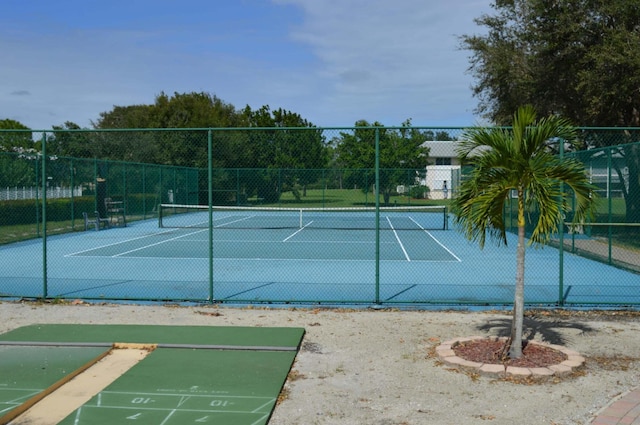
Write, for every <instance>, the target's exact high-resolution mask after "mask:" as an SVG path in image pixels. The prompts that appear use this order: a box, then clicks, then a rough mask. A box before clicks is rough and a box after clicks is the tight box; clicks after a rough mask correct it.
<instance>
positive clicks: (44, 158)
mask: <svg viewBox="0 0 640 425" xmlns="http://www.w3.org/2000/svg"><path fill="white" fill-rule="evenodd" d="M47 181H48V180H47V135H46V133H42V298H47V295H48V294H47V292H48V291H47Z"/></svg>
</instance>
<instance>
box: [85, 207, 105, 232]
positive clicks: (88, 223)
mask: <svg viewBox="0 0 640 425" xmlns="http://www.w3.org/2000/svg"><path fill="white" fill-rule="evenodd" d="M95 215H96V218H95V219H93V220H92V219H90V218H89V214H87V213H86V212H83V213H82V217H83V218H84V230H89V226H94V227H95V229H96V232H97V231H99V230H100V226H101V225H102V226H104V228H105V229H108V228H109V219H108V218H106V217H105V218H101V217H100V214H99V213H98V211H95Z"/></svg>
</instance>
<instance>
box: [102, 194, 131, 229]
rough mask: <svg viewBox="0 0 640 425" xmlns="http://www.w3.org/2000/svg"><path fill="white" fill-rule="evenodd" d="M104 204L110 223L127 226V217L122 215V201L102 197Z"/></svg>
mask: <svg viewBox="0 0 640 425" xmlns="http://www.w3.org/2000/svg"><path fill="white" fill-rule="evenodd" d="M104 206H105V209H106V210H107V215H108V216H109V220H110V221H111V224H117V225H122V226H123V227H127V218H126V217H125V215H124V208H123V206H124V202H122V201H114V200H112V199H111V198H104Z"/></svg>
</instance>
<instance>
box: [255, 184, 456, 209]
mask: <svg viewBox="0 0 640 425" xmlns="http://www.w3.org/2000/svg"><path fill="white" fill-rule="evenodd" d="M248 201H249V203H251V204H258V205H265V206H282V207H295V208H298V207H300V208H304V207H318V208H323V207H324V208H343V207H362V206H370V207H373V206H375V203H376V198H375V195H373V194H372V193H371V192H369V193H365V192H363V191H362V190H361V189H308V190H307V192H306V195H305V194H304V192H303V191H302V190H300V191H299V198H296V197H295V196H294V194H293V192H290V191H289V192H284V193H282V195H281V196H280V201H279V202H277V203H273V204H261V203H260V202H259V200H258V199H256V198H255V197H254V198H249V199H248ZM447 203H448V201H443V200H439V201H436V200H431V199H415V198H409V197H408V196H400V195H395V196H391V198H390V200H389V204H388V205H385V204H384V201H383V199H382V196H381V197H380V205H381V206H409V205H444V204H447Z"/></svg>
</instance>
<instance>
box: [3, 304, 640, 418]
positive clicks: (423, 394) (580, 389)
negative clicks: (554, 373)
mask: <svg viewBox="0 0 640 425" xmlns="http://www.w3.org/2000/svg"><path fill="white" fill-rule="evenodd" d="M639 319H640V316H638V315H637V314H633V313H626V312H609V313H606V314H605V313H602V312H572V313H566V312H555V313H550V312H544V311H540V312H537V313H536V314H533V315H530V316H528V317H527V320H526V323H525V324H526V329H527V330H530V331H531V332H533V333H534V334H535V339H536V340H548V341H550V342H553V343H560V344H562V345H564V346H567V347H569V348H571V349H573V350H576V351H578V352H579V353H580V354H582V355H583V356H585V357H586V359H587V362H586V365H585V367H584V368H583V369H581V370H580V371H578V372H576V373H574V374H573V375H572V376H569V377H564V378H561V379H557V378H556V379H551V380H548V381H546V382H544V383H540V382H530V381H523V382H513V381H512V380H506V379H497V378H491V377H484V376H477V375H476V374H473V373H466V372H460V371H456V370H453V369H450V368H448V367H447V366H445V365H443V364H442V363H441V362H440V361H439V359H438V358H437V357H436V356H435V355H434V349H435V347H436V346H437V345H439V344H440V343H441V342H443V341H446V340H449V339H453V338H457V337H466V336H474V335H497V334H499V333H500V332H503V331H505V330H506V329H507V328H508V326H509V323H510V315H509V313H508V312H443V311H393V310H381V311H377V310H376V311H374V310H357V311H354V310H332V309H263V308H244V309H240V308H223V307H215V306H193V307H177V306H157V305H156V306H137V305H89V304H85V303H80V302H78V303H69V304H45V303H18V302H2V303H0V332H7V331H9V330H11V329H14V328H17V327H20V326H24V325H29V324H37V323H85V324H90V323H93V324H157V325H163V324H165V325H184V326H187V325H207V326H287V327H289V326H291V327H304V328H305V329H306V335H305V338H304V340H303V344H302V349H301V351H300V353H299V354H298V356H297V358H296V361H295V364H294V366H293V369H292V371H291V373H290V376H289V380H288V382H287V384H286V385H285V388H284V390H283V393H282V395H281V401H280V402H279V404H278V406H277V407H276V409H275V411H274V414H273V416H272V418H271V421H270V424H271V425H293V424H296V425H301V424H303V425H307V424H308V425H313V424H336V425H337V424H344V425H346V424H354V425H356V424H357V425H360V424H367V425H421V424H425V425H429V424H434V425H435V424H438V425H447V424H452V425H454V424H455V425H459V424H483V425H502V424H504V425H506V424H509V425H512V424H514V423H515V424H550V425H575V424H588V423H589V422H590V421H591V419H592V418H593V416H594V415H595V414H596V413H597V412H598V411H600V410H601V409H602V408H604V407H605V406H606V405H607V404H608V403H609V402H610V401H611V400H613V399H614V398H616V397H618V396H620V395H621V394H624V393H625V392H627V391H629V390H631V389H633V388H635V387H637V386H639V385H640V321H639Z"/></svg>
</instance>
